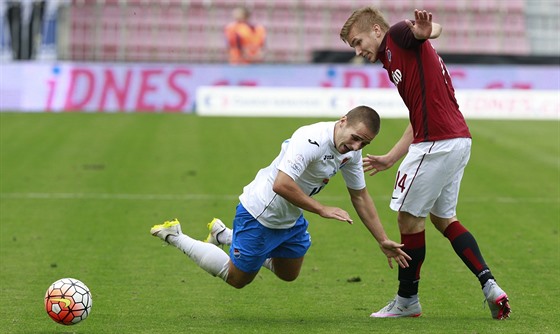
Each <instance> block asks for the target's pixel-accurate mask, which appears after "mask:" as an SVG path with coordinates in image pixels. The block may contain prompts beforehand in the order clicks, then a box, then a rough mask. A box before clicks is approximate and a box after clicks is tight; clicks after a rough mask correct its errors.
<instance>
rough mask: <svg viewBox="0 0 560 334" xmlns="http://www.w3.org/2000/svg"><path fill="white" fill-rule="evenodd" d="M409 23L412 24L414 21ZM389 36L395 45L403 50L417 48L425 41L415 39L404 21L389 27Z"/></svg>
mask: <svg viewBox="0 0 560 334" xmlns="http://www.w3.org/2000/svg"><path fill="white" fill-rule="evenodd" d="M411 22H412V23H413V24H414V21H411ZM389 35H390V36H391V38H392V39H393V41H394V42H395V44H397V45H398V46H399V47H401V48H403V49H413V48H417V47H419V46H420V45H422V43H424V41H426V40H425V39H422V40H419V39H416V37H414V34H413V33H412V30H410V28H409V27H408V25H407V24H406V22H405V21H401V22H399V23H396V24H395V25H393V26H391V28H389Z"/></svg>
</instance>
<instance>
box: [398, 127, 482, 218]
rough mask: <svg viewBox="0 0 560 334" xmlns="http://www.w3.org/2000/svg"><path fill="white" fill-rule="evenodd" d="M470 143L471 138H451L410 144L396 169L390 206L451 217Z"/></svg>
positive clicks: (417, 215)
mask: <svg viewBox="0 0 560 334" xmlns="http://www.w3.org/2000/svg"><path fill="white" fill-rule="evenodd" d="M471 143H472V140H471V139H470V138H454V139H448V140H440V141H435V142H434V141H432V142H424V143H418V144H412V145H410V147H409V150H408V154H407V155H406V157H405V158H404V160H403V161H402V163H401V165H400V166H399V170H398V172H397V177H396V181H395V189H394V191H393V196H392V198H391V205H390V206H391V209H393V210H395V211H403V212H408V213H409V214H411V215H413V216H415V217H426V216H428V213H430V212H431V213H432V214H434V215H436V216H438V217H441V218H451V217H454V216H455V215H456V213H457V199H458V197H459V188H460V186H461V179H462V178H463V172H464V171H465V166H466V165H467V162H468V161H469V157H470V154H471Z"/></svg>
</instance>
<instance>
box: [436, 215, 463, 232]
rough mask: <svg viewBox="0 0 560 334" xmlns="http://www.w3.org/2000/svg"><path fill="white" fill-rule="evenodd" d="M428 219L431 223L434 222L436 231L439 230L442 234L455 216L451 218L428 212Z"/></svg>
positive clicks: (454, 219) (455, 218)
mask: <svg viewBox="0 0 560 334" xmlns="http://www.w3.org/2000/svg"><path fill="white" fill-rule="evenodd" d="M430 220H431V221H432V224H434V226H435V228H436V229H437V230H438V231H440V232H441V233H442V234H444V232H445V230H446V229H447V227H448V226H449V225H451V223H453V222H454V221H457V217H456V216H455V217H451V218H441V217H438V216H436V215H434V214H432V213H430Z"/></svg>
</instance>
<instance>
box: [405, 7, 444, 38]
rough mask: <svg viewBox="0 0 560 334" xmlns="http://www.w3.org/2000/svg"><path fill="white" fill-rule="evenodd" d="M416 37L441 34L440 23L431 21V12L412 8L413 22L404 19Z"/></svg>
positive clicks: (431, 36)
mask: <svg viewBox="0 0 560 334" xmlns="http://www.w3.org/2000/svg"><path fill="white" fill-rule="evenodd" d="M405 22H406V24H407V25H408V27H409V28H410V30H411V31H412V33H413V34H414V37H415V38H416V39H428V38H432V39H433V38H437V37H439V35H440V34H441V31H442V28H441V25H439V24H437V23H433V22H432V13H429V12H427V11H425V10H418V9H416V10H414V24H413V23H412V22H411V21H410V20H405Z"/></svg>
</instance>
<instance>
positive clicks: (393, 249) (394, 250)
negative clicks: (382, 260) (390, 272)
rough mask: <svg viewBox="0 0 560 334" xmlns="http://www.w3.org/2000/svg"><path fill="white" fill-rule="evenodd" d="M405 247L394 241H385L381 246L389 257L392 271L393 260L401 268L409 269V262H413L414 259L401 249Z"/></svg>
mask: <svg viewBox="0 0 560 334" xmlns="http://www.w3.org/2000/svg"><path fill="white" fill-rule="evenodd" d="M403 246H404V244H399V243H396V242H394V241H393V240H385V241H383V242H381V243H380V244H379V247H380V248H381V251H382V252H383V253H385V255H386V256H387V261H388V262H389V267H390V268H391V269H393V260H395V262H396V263H397V264H398V265H399V267H401V268H408V260H412V258H411V257H410V256H409V255H408V254H406V253H405V252H404V251H403V250H402V249H401V248H402V247H403Z"/></svg>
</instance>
